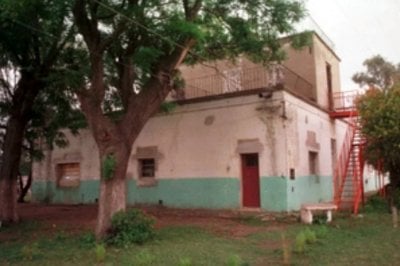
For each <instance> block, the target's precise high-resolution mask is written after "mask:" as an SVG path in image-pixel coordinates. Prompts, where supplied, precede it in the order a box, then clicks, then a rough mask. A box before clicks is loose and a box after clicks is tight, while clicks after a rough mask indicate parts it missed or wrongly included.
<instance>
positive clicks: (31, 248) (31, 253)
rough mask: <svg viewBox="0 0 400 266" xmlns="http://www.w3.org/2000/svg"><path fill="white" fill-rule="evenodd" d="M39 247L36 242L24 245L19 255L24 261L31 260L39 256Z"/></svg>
mask: <svg viewBox="0 0 400 266" xmlns="http://www.w3.org/2000/svg"><path fill="white" fill-rule="evenodd" d="M41 254H42V253H41V251H40V249H39V245H38V243H37V242H33V243H31V244H29V245H25V246H23V247H22V249H21V255H22V257H23V258H24V260H33V259H35V258H37V257H39V256H40V255H41Z"/></svg>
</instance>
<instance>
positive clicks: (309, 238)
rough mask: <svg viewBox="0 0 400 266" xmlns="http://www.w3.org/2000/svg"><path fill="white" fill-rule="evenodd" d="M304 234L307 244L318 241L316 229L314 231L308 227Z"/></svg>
mask: <svg viewBox="0 0 400 266" xmlns="http://www.w3.org/2000/svg"><path fill="white" fill-rule="evenodd" d="M304 235H305V237H306V242H307V244H313V243H315V242H317V236H316V234H315V232H314V231H312V230H311V229H310V228H306V229H305V230H304Z"/></svg>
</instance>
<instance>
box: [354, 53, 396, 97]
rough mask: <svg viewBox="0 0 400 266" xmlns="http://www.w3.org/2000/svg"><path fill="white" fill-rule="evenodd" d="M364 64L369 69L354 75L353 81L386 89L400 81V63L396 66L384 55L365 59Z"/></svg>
mask: <svg viewBox="0 0 400 266" xmlns="http://www.w3.org/2000/svg"><path fill="white" fill-rule="evenodd" d="M363 65H364V66H365V67H366V68H367V70H366V71H365V72H358V73H356V74H354V75H353V81H354V82H355V83H357V84H359V85H360V86H364V85H367V86H369V87H375V88H379V89H382V90H385V89H389V88H390V87H392V86H393V84H395V83H397V82H400V64H399V65H397V66H395V65H393V64H392V63H391V62H388V61H386V60H385V59H384V58H383V57H382V56H380V55H376V56H373V57H371V58H369V59H367V60H365V61H364V63H363Z"/></svg>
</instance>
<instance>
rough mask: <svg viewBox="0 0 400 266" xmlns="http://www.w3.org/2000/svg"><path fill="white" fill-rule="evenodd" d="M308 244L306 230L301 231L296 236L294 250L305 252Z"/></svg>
mask: <svg viewBox="0 0 400 266" xmlns="http://www.w3.org/2000/svg"><path fill="white" fill-rule="evenodd" d="M306 245H307V237H306V234H305V233H304V231H301V232H300V233H298V234H297V236H296V240H295V243H294V249H293V250H294V252H296V253H304V252H305V251H306Z"/></svg>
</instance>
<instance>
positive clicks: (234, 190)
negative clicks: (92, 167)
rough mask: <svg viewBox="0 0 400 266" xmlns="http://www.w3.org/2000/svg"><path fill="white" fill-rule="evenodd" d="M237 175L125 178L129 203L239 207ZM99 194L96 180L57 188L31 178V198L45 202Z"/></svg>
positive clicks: (78, 200)
mask: <svg viewBox="0 0 400 266" xmlns="http://www.w3.org/2000/svg"><path fill="white" fill-rule="evenodd" d="M239 186H240V183H239V180H238V179H237V178H190V179H159V180H158V182H157V184H156V185H155V186H151V187H140V186H137V185H136V182H135V180H128V183H127V201H128V203H129V204H136V203H142V204H159V202H162V204H163V205H165V206H170V207H181V208H210V209H220V208H221V209H231V208H240V200H239V198H240V187H239ZM98 195H99V181H98V180H90V181H81V182H80V186H79V187H76V188H59V187H57V186H56V184H55V182H46V181H35V182H33V184H32V199H33V200H34V201H38V202H48V203H67V204H78V203H93V202H96V200H97V199H98Z"/></svg>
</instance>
